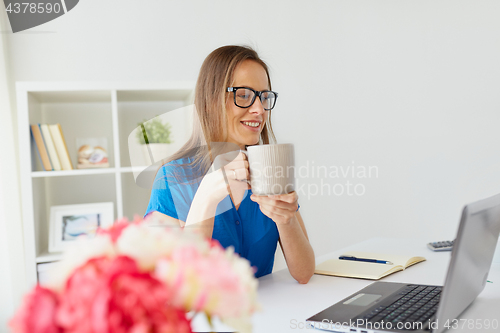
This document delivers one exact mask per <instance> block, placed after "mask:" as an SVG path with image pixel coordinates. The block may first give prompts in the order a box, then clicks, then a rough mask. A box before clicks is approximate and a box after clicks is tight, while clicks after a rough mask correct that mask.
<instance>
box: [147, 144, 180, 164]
mask: <svg viewBox="0 0 500 333" xmlns="http://www.w3.org/2000/svg"><path fill="white" fill-rule="evenodd" d="M141 149H142V155H143V156H144V162H145V163H146V165H151V164H154V163H155V162H158V161H160V160H162V159H165V158H168V157H170V155H172V154H173V153H174V151H172V146H171V145H170V144H168V143H150V144H147V145H146V144H144V145H141ZM151 156H152V157H153V160H151Z"/></svg>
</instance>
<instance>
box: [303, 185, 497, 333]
mask: <svg viewBox="0 0 500 333" xmlns="http://www.w3.org/2000/svg"><path fill="white" fill-rule="evenodd" d="M499 233H500V194H498V195H495V196H492V197H489V198H487V199H484V200H480V201H477V202H474V203H471V204H468V205H466V206H465V207H464V209H463V211H462V216H461V219H460V225H459V227H458V233H457V237H456V240H455V243H454V245H453V250H452V253H451V261H450V265H449V267H448V272H447V274H446V279H445V283H444V286H429V285H416V284H406V283H396V282H374V283H372V284H370V285H369V286H367V287H366V288H364V289H361V290H360V291H358V292H356V293H354V294H352V295H350V296H349V297H347V298H345V299H343V300H341V301H340V302H338V303H336V304H334V305H332V306H331V307H329V308H327V309H325V310H323V311H321V312H320V313H318V314H316V315H314V316H312V317H311V318H309V319H307V323H308V326H309V327H310V328H316V329H320V330H325V331H335V332H357V333H374V332H408V331H411V332H432V333H440V332H443V331H444V330H446V329H448V328H450V327H452V326H453V325H454V323H455V321H456V318H457V317H458V316H459V315H460V314H461V313H462V312H463V311H464V310H465V309H466V308H467V307H468V306H469V305H470V304H471V303H472V302H473V301H474V299H476V297H477V296H478V295H479V294H480V293H481V291H482V290H483V289H484V286H485V284H486V280H487V277H488V272H489V270H490V267H491V262H492V260H493V254H494V252H495V247H496V244H497V241H498V235H499ZM374 265H376V264H374Z"/></svg>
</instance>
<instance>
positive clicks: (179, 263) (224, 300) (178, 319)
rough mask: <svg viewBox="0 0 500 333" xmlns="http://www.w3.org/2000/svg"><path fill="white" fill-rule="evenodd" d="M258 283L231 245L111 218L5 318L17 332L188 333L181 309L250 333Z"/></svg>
mask: <svg viewBox="0 0 500 333" xmlns="http://www.w3.org/2000/svg"><path fill="white" fill-rule="evenodd" d="M256 295H257V280H256V279H255V277H254V274H253V269H252V267H250V264H249V262H248V261H247V260H245V259H243V258H240V257H239V256H238V255H237V254H235V253H234V251H233V250H232V248H228V249H224V248H223V247H222V246H221V245H220V244H219V243H218V242H217V241H214V240H207V239H205V238H203V237H202V236H201V235H200V234H198V233H196V232H194V231H190V230H188V229H180V228H178V227H175V226H167V225H165V224H160V223H159V222H158V221H157V220H155V219H152V218H147V219H146V220H141V219H137V218H136V220H135V221H133V222H131V223H130V222H128V221H127V220H126V219H125V220H120V221H117V222H116V223H115V224H114V225H113V226H112V227H111V228H109V229H101V230H99V232H98V235H97V236H96V237H94V238H89V239H87V238H80V239H78V240H76V241H75V242H74V244H73V245H72V246H71V247H70V248H69V249H68V250H67V251H66V252H65V254H64V257H63V259H62V260H61V261H60V262H59V263H58V265H57V267H56V268H55V269H54V270H53V271H52V272H51V278H50V279H49V282H48V283H47V284H46V285H44V286H41V285H37V286H36V287H35V288H34V289H33V290H32V291H31V292H30V293H29V294H28V295H26V296H25V299H24V302H23V304H22V305H21V307H20V308H19V310H18V311H17V313H16V314H15V316H14V318H12V320H11V321H10V326H11V328H12V329H13V331H14V332H16V333H28V332H29V333H36V332H42V333H56V332H57V333H59V332H75V333H91V332H92V333H101V332H102V333H105V332H106V333H111V332H113V333H114V332H132V333H142V332H144V333H146V332H165V333H170V332H179V333H183V332H191V321H190V319H189V318H188V316H187V314H186V313H187V312H191V313H192V312H196V313H204V314H206V315H207V318H208V320H209V322H210V321H211V318H212V317H217V318H219V319H220V320H221V321H222V322H223V323H226V324H228V325H230V326H232V327H233V328H235V329H236V330H238V331H240V332H250V331H251V322H250V318H251V315H252V314H253V313H254V312H255V311H256V310H257V309H258V308H259V305H258V303H257V298H256Z"/></svg>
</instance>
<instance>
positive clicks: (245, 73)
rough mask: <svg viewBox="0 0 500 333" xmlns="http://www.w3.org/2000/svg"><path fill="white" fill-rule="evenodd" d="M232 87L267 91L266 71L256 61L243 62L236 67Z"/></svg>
mask: <svg viewBox="0 0 500 333" xmlns="http://www.w3.org/2000/svg"><path fill="white" fill-rule="evenodd" d="M233 86H236V87H249V88H252V89H255V90H266V89H269V82H268V78H267V73H266V70H265V69H264V67H262V65H261V64H259V63H258V62H256V61H253V60H245V61H243V62H241V63H240V64H238V66H236V69H235V71H234V77H233Z"/></svg>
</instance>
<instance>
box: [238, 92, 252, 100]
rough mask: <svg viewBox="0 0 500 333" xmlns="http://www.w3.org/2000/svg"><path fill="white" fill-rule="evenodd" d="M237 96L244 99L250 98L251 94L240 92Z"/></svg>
mask: <svg viewBox="0 0 500 333" xmlns="http://www.w3.org/2000/svg"><path fill="white" fill-rule="evenodd" d="M236 97H238V98H242V99H248V98H250V95H249V94H245V93H243V94H238V95H236Z"/></svg>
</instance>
